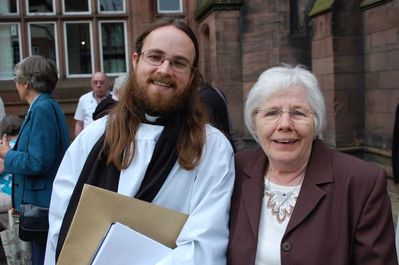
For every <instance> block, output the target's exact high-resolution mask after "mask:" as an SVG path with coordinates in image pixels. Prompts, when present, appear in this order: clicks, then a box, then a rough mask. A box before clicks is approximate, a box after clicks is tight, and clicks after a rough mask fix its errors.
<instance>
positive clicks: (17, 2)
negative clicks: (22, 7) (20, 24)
mask: <svg viewBox="0 0 399 265" xmlns="http://www.w3.org/2000/svg"><path fill="white" fill-rule="evenodd" d="M15 2H16V4H17V12H15V13H4V14H1V13H0V15H1V16H18V15H19V0H15Z"/></svg>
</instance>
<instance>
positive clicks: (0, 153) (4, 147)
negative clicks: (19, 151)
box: [0, 134, 10, 167]
mask: <svg viewBox="0 0 399 265" xmlns="http://www.w3.org/2000/svg"><path fill="white" fill-rule="evenodd" d="M9 150H10V146H9V145H8V141H7V134H3V139H2V141H1V144H0V158H2V159H1V160H2V164H3V167H4V160H3V159H4V158H5V157H6V154H7V152H8V151H9Z"/></svg>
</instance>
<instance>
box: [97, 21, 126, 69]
mask: <svg viewBox="0 0 399 265" xmlns="http://www.w3.org/2000/svg"><path fill="white" fill-rule="evenodd" d="M100 25H101V27H100V43H101V45H100V46H101V47H100V51H101V65H102V67H101V68H102V70H103V71H104V72H106V73H125V72H126V62H127V60H128V58H127V54H126V46H127V45H126V25H125V23H124V22H101V23H100Z"/></svg>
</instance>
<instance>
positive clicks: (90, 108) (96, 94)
mask: <svg viewBox="0 0 399 265" xmlns="http://www.w3.org/2000/svg"><path fill="white" fill-rule="evenodd" d="M108 86H109V80H108V77H107V75H106V74H105V73H103V72H96V73H94V75H93V76H92V78H91V89H92V91H90V92H87V93H86V94H84V95H82V96H81V97H80V98H79V102H78V106H77V107H76V112H75V115H74V119H75V137H76V136H77V135H78V134H79V133H80V132H81V131H82V130H83V129H84V128H86V126H87V125H89V124H90V123H91V122H92V121H93V112H94V111H95V109H96V107H97V105H98V103H100V102H101V101H102V100H104V99H105V98H106V97H107V96H108V95H109V94H110V91H109V89H108Z"/></svg>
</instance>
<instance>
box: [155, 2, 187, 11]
mask: <svg viewBox="0 0 399 265" xmlns="http://www.w3.org/2000/svg"><path fill="white" fill-rule="evenodd" d="M157 1H158V13H182V12H183V7H182V3H181V0H157Z"/></svg>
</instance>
